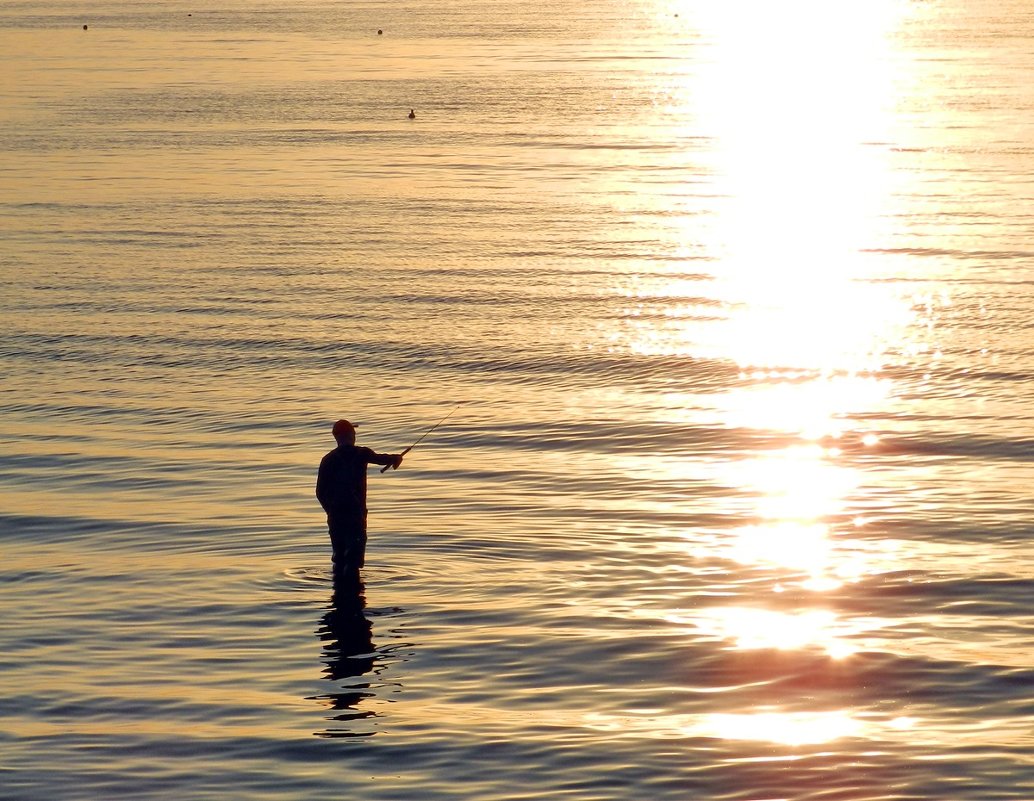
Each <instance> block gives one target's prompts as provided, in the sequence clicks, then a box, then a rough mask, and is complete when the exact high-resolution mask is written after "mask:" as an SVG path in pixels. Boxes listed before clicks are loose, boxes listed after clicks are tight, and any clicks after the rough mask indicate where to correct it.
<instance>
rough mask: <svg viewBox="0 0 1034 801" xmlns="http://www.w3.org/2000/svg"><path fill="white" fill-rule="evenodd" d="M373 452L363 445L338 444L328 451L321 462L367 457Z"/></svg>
mask: <svg viewBox="0 0 1034 801" xmlns="http://www.w3.org/2000/svg"><path fill="white" fill-rule="evenodd" d="M373 455H374V452H373V451H372V450H371V449H370V448H367V447H366V446H364V445H338V446H337V447H336V448H334V450H332V451H329V452H328V453H327V454H326V455H325V456H324V457H323V462H324V463H325V462H338V461H345V460H350V459H368V458H369V457H370V456H373Z"/></svg>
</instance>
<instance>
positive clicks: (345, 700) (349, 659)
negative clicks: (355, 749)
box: [317, 581, 377, 737]
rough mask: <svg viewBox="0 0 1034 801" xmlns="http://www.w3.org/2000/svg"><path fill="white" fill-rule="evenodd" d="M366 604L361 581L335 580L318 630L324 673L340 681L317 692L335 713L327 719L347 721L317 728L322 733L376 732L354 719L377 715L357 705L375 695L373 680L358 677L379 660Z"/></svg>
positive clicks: (364, 735) (324, 735)
mask: <svg viewBox="0 0 1034 801" xmlns="http://www.w3.org/2000/svg"><path fill="white" fill-rule="evenodd" d="M365 606H366V598H365V596H364V595H363V585H362V583H361V582H359V581H345V582H343V583H342V582H339V581H335V582H334V597H333V598H332V599H331V602H330V607H329V608H328V609H327V613H326V614H325V615H324V616H323V621H322V625H321V626H320V628H319V629H318V630H317V633H318V634H319V637H320V639H321V640H323V643H324V645H323V661H324V662H325V664H326V669H325V670H324V671H323V673H324V675H325V677H326V678H328V679H330V680H331V681H334V682H340V685H339V687H338V688H337V689H336V690H335V691H334V692H331V693H327V694H326V695H320V696H317V700H320V701H325V702H327V703H328V704H329V706H330V709H331V711H332V712H333V714H332V715H331V716H330V717H329V718H328V720H333V721H337V722H338V723H339V724H342V723H343V724H346V725H345V726H344V727H338V728H330V729H327V730H326V731H323V732H318V733H317V734H318V736H320V737H368V736H370V735H372V734H373V732H372V731H369V732H367V731H362V730H361V729H357V728H356V727H355V725H354V722H355V721H358V720H361V719H363V718H369V717H374V716H375V715H376V713H375V712H372V711H370V710H360V709H358V708H357V707H358V706H359V704H360V703H362V701H363V699H365V698H369V697H371V696H372V695H373V692H372V691H371V689H370V682H369V681H364V680H362V679H360V678H359V677H360V676H363V675H364V674H366V673H369V672H370V671H371V670H373V667H374V664H375V663H376V661H377V655H376V653H375V648H374V645H373V634H372V626H371V624H370V621H369V620H368V619H367V618H366V615H365V614H364V613H363V609H364V607H365Z"/></svg>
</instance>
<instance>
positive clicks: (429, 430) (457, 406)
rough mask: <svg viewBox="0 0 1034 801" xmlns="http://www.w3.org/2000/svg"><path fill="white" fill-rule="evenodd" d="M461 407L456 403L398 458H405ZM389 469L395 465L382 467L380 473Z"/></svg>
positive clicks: (460, 404)
mask: <svg viewBox="0 0 1034 801" xmlns="http://www.w3.org/2000/svg"><path fill="white" fill-rule="evenodd" d="M462 405H463V404H462V402H461V403H457V404H456V405H455V406H453V407H452V411H451V412H449V413H448V414H447V415H445V417H443V418H442V419H441V420H439V421H438V422H437V423H435V424H434V425H433V426H431V427H430V428H429V429H427V431H425V432H424V433H423V434H421V436H420V439H418V440H417V441H416V442H414V443H413V444H412V445H410V446H409V447H408V448H406V449H405V450H404V451H402V453H400V454H399V457H402V456H405V455H406V454H407V453H409V452H410V451H411V450H413V448H415V447H416V446H417V445H419V444H420V443H421V442H422V441H423V439H424V437H426V436H427V435H428V434H430V433H431V432H432V431H434V430H435V429H436V428H438V426H440V425H441V424H442V423H444V422H445V421H446V420H448V419H449V418H450V417H452V415H453V413H454V412H455V411H456V410H457V409H458V408H460V406H462ZM389 467H390V468H391V469H392V470H394V469H395V465H394V464H386V465H384V467H382V468H381V472H382V473H383V472H385V471H386V470H387V469H388V468H389Z"/></svg>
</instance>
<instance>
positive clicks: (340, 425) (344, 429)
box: [330, 420, 355, 439]
mask: <svg viewBox="0 0 1034 801" xmlns="http://www.w3.org/2000/svg"><path fill="white" fill-rule="evenodd" d="M330 430H331V433H332V434H333V435H334V439H341V437H346V436H352V437H354V436H355V424H354V423H350V422H348V421H347V420H338V421H337V422H336V423H334V427H333V428H332V429H330Z"/></svg>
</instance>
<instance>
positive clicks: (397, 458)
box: [366, 448, 402, 469]
mask: <svg viewBox="0 0 1034 801" xmlns="http://www.w3.org/2000/svg"><path fill="white" fill-rule="evenodd" d="M366 450H367V451H368V453H367V454H366V462H367V464H381V465H384V466H388V465H391V466H392V467H394V468H396V469H398V466H399V465H400V464H402V454H400V453H376V452H375V451H372V450H370V449H369V448H367V449H366Z"/></svg>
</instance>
